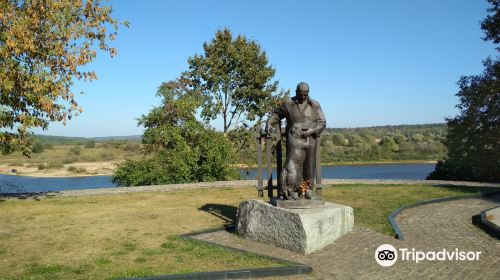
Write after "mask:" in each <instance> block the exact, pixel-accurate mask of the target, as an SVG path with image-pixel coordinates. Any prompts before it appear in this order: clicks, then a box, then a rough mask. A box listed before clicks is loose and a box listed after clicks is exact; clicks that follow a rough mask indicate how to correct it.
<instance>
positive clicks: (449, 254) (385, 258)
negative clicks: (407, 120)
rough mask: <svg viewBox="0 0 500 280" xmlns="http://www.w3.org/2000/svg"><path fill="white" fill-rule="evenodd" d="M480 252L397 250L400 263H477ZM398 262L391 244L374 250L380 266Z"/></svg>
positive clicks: (396, 253) (395, 251)
mask: <svg viewBox="0 0 500 280" xmlns="http://www.w3.org/2000/svg"><path fill="white" fill-rule="evenodd" d="M480 255H481V252H475V251H461V250H459V249H458V248H455V249H454V250H447V249H442V250H439V251H426V252H425V251H419V250H415V248H412V249H411V250H410V249H408V248H399V256H400V260H401V261H411V262H415V263H418V262H420V261H424V260H426V261H478V260H479V256H480ZM397 260H398V250H397V249H396V248H394V246H392V245H391V244H382V245H380V246H378V248H377V250H375V261H377V263H378V264H379V265H381V266H386V267H387V266H392V265H394V264H395V263H396V261H397Z"/></svg>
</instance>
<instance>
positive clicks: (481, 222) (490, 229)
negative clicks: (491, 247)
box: [472, 206, 500, 239]
mask: <svg viewBox="0 0 500 280" xmlns="http://www.w3.org/2000/svg"><path fill="white" fill-rule="evenodd" d="M497 208H500V206H497V207H493V208H489V209H486V210H483V211H481V213H480V214H479V215H476V216H474V217H472V223H473V224H475V225H476V226H478V227H479V228H481V229H482V230H484V231H485V232H486V233H488V234H489V235H491V236H493V237H495V238H496V239H500V227H499V226H498V225H497V224H495V223H492V222H490V220H488V219H487V217H486V213H487V212H488V211H491V210H493V209H497Z"/></svg>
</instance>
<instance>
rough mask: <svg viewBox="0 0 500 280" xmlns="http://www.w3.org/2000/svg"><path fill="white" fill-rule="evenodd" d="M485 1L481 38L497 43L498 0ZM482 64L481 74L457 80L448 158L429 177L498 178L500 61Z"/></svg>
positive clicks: (490, 179) (458, 178) (499, 168)
mask: <svg viewBox="0 0 500 280" xmlns="http://www.w3.org/2000/svg"><path fill="white" fill-rule="evenodd" d="M488 2H490V4H491V7H490V8H489V9H488V12H490V14H488V16H487V17H486V19H485V20H484V21H483V22H482V24H481V27H482V28H483V30H484V31H485V33H486V36H485V38H484V39H485V40H491V41H493V43H494V44H498V43H500V36H499V30H500V1H499V0H489V1H488ZM496 49H497V50H498V51H500V48H498V47H497V48H496ZM483 65H484V72H483V74H481V75H475V76H464V77H461V78H460V80H459V81H458V85H459V87H460V90H459V92H458V93H457V96H458V97H459V98H460V103H459V104H458V105H457V108H458V109H459V110H460V114H459V115H458V116H456V117H454V118H451V119H447V122H448V123H447V126H448V133H447V136H446V138H445V139H444V144H445V145H446V147H447V148H448V154H447V158H446V159H445V160H444V161H440V162H438V164H437V165H436V169H435V171H434V172H433V173H431V174H430V175H429V177H428V179H452V180H470V181H492V182H500V61H499V60H498V57H497V58H496V59H495V60H493V59H491V58H488V59H486V60H485V61H484V62H483Z"/></svg>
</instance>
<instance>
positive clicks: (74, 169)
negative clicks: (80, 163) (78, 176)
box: [66, 165, 77, 172]
mask: <svg viewBox="0 0 500 280" xmlns="http://www.w3.org/2000/svg"><path fill="white" fill-rule="evenodd" d="M66 170H68V171H69V172H75V171H76V170H77V168H76V166H74V165H71V166H68V168H67V169H66Z"/></svg>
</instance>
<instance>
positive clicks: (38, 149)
mask: <svg viewBox="0 0 500 280" xmlns="http://www.w3.org/2000/svg"><path fill="white" fill-rule="evenodd" d="M44 149H45V147H44V145H43V143H42V142H40V141H36V142H35V143H34V144H33V147H31V151H32V152H33V153H36V154H39V153H41V152H43V151H44Z"/></svg>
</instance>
